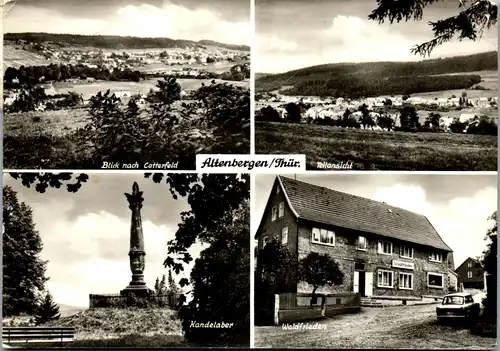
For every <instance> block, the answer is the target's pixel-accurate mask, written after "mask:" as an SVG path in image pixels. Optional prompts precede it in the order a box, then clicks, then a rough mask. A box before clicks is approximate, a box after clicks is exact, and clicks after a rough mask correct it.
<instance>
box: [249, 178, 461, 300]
mask: <svg viewBox="0 0 500 351" xmlns="http://www.w3.org/2000/svg"><path fill="white" fill-rule="evenodd" d="M272 238H276V239H278V240H280V241H281V243H282V244H284V245H286V246H287V247H288V249H289V250H290V251H291V252H293V253H295V254H297V256H298V258H299V260H300V259H301V258H303V257H305V256H307V254H309V253H310V252H317V253H320V254H328V255H329V256H331V257H332V258H333V259H334V260H335V261H336V262H337V263H338V265H339V267H340V269H341V270H342V271H343V273H344V281H343V283H342V284H341V285H337V286H335V285H333V286H328V285H327V286H324V287H321V288H319V289H318V290H317V292H318V293H319V294H323V295H327V296H328V295H329V294H339V293H353V292H354V293H359V294H360V295H361V296H362V297H364V299H365V300H396V301H397V300H400V301H407V300H420V299H422V297H424V296H431V297H436V298H437V297H439V296H443V295H444V294H446V293H448V292H450V291H453V290H454V288H453V287H452V285H455V284H450V279H449V278H448V276H449V271H450V269H451V270H453V269H454V263H453V252H452V249H451V248H450V247H449V246H448V245H447V244H446V243H445V242H444V241H443V239H442V238H441V237H440V236H439V234H438V233H437V231H436V229H435V228H434V227H433V226H432V224H431V223H430V222H429V220H428V219H427V218H426V217H425V216H424V215H421V214H417V213H414V212H411V211H408V210H404V209H401V208H398V207H394V206H390V205H387V204H385V203H382V202H378V201H374V200H370V199H367V198H363V197H359V196H354V195H351V194H347V193H343V192H339V191H335V190H332V189H328V188H325V187H321V186H317V185H313V184H309V183H305V182H301V181H297V180H293V179H290V178H286V177H282V176H278V177H276V180H275V182H274V185H273V188H272V190H271V194H270V196H269V199H268V202H267V205H266V208H265V211H264V214H263V217H262V220H261V223H260V225H259V228H258V230H257V233H256V239H257V240H258V250H260V249H262V248H263V247H264V246H265V245H266V243H267V242H268V241H269V240H271V239H272ZM455 286H456V285H455ZM311 291H312V287H311V286H309V285H308V284H307V283H305V282H297V293H298V294H299V293H310V292H311Z"/></svg>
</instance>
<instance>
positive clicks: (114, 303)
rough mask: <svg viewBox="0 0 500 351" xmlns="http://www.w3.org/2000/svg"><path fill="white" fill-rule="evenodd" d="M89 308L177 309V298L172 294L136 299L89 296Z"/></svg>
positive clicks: (105, 295) (113, 296)
mask: <svg viewBox="0 0 500 351" xmlns="http://www.w3.org/2000/svg"><path fill="white" fill-rule="evenodd" d="M89 301H90V303H89V307H90V308H105V307H123V308H124V307H170V308H172V309H176V308H177V302H178V296H177V295H174V294H166V295H150V296H147V297H136V296H134V295H125V296H124V295H120V294H90V295H89Z"/></svg>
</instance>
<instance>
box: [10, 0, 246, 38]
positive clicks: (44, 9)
mask: <svg viewBox="0 0 500 351" xmlns="http://www.w3.org/2000/svg"><path fill="white" fill-rule="evenodd" d="M6 11H7V14H6V15H4V18H3V22H4V23H3V29H4V32H5V33H9V32H47V33H69V34H82V35H97V34H100V35H121V36H136V37H168V38H171V39H187V40H202V39H208V40H215V41H219V42H223V43H228V44H239V45H249V44H250V2H249V0H211V1H205V0H105V1H104V0H85V1H82V0H17V1H15V0H12V1H10V2H9V4H7V5H6Z"/></svg>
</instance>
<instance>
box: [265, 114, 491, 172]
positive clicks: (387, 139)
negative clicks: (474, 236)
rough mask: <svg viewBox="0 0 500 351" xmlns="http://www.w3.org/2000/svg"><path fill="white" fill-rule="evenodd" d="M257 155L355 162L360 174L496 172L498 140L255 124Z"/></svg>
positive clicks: (311, 162)
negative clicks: (381, 172) (386, 172)
mask: <svg viewBox="0 0 500 351" xmlns="http://www.w3.org/2000/svg"><path fill="white" fill-rule="evenodd" d="M255 152H256V153H258V154H305V155H306V162H307V169H318V168H317V162H329V163H340V162H352V164H353V169H357V170H419V171H430V170H443V171H444V170H446V171H479V170H481V171H495V170H496V169H497V137H496V136H487V135H467V134H451V133H450V134H449V133H409V132H384V131H371V130H353V129H343V128H339V127H330V126H318V125H306V124H286V123H272V122H256V123H255Z"/></svg>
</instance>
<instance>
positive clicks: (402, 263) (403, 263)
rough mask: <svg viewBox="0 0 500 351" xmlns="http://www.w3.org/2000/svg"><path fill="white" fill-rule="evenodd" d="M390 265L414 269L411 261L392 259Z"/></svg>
mask: <svg viewBox="0 0 500 351" xmlns="http://www.w3.org/2000/svg"><path fill="white" fill-rule="evenodd" d="M392 266H393V267H394V268H403V269H415V265H414V263H413V262H406V261H399V260H392Z"/></svg>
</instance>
